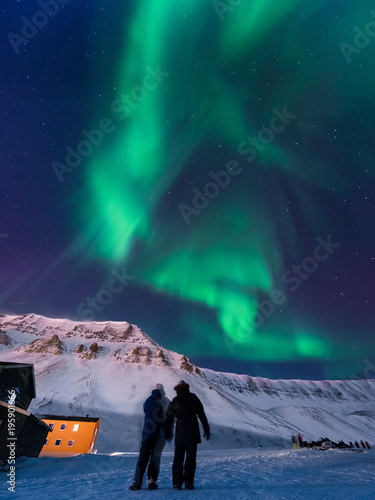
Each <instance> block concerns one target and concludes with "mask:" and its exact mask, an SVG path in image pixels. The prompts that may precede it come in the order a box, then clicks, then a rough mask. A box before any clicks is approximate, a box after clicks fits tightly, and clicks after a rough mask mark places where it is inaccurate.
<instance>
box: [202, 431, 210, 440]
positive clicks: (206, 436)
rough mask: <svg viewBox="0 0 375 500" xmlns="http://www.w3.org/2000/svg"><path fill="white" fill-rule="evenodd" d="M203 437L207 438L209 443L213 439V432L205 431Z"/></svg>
mask: <svg viewBox="0 0 375 500" xmlns="http://www.w3.org/2000/svg"><path fill="white" fill-rule="evenodd" d="M203 437H205V438H206V439H207V441H208V440H209V439H210V437H211V432H210V431H205V433H204V434H203Z"/></svg>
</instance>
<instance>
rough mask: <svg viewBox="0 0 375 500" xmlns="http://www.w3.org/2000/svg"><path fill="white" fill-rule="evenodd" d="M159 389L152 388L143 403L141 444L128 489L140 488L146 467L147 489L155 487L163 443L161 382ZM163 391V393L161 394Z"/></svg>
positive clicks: (162, 390) (163, 413) (164, 415)
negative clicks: (131, 481) (143, 414)
mask: <svg viewBox="0 0 375 500" xmlns="http://www.w3.org/2000/svg"><path fill="white" fill-rule="evenodd" d="M158 386H159V389H154V390H153V391H152V392H151V396H149V397H148V398H147V399H146V401H145V402H144V404H143V411H144V413H145V420H144V424H143V430H142V444H141V449H140V451H139V458H138V462H137V466H136V469H135V474H134V480H133V484H132V486H130V487H129V490H140V489H141V487H142V480H143V476H144V473H145V471H146V467H147V464H148V469H147V476H148V489H149V490H154V489H157V487H158V486H157V484H156V481H157V480H158V476H159V470H160V457H161V454H162V452H163V448H164V445H165V439H164V436H161V434H162V433H163V434H164V425H165V418H166V414H165V411H164V409H163V405H162V402H161V398H162V396H164V397H165V394H164V388H163V386H162V385H161V384H159V385H158ZM162 392H163V394H162Z"/></svg>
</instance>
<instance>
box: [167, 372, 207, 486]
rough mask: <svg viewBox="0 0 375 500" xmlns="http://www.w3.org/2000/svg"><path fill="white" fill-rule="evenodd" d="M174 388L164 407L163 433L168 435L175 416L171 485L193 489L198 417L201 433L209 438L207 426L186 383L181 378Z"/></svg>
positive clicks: (197, 401) (197, 402)
mask: <svg viewBox="0 0 375 500" xmlns="http://www.w3.org/2000/svg"><path fill="white" fill-rule="evenodd" d="M174 390H175V391H176V393H177V396H176V397H175V398H174V399H173V401H172V402H171V404H170V405H169V407H168V411H167V421H166V437H167V439H169V440H170V439H172V428H173V424H174V419H175V418H176V429H175V453H174V460H173V469H172V476H173V479H172V483H173V488H175V489H179V490H180V489H182V484H183V483H185V488H187V489H189V490H192V489H194V475H195V468H196V457H197V445H198V443H200V442H201V436H200V431H199V424H198V419H197V417H198V418H199V420H200V421H201V423H202V426H203V430H204V437H205V438H207V439H210V426H209V425H208V421H207V417H206V414H205V412H204V409H203V405H202V403H201V401H200V400H199V398H198V396H196V395H195V394H193V393H191V392H190V389H189V384H187V383H186V382H184V381H183V380H181V381H180V382H179V383H178V384H177V385H176V387H175V388H174Z"/></svg>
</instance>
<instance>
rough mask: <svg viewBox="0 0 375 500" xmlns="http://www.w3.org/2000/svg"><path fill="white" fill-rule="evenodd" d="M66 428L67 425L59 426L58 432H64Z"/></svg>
mask: <svg viewBox="0 0 375 500" xmlns="http://www.w3.org/2000/svg"><path fill="white" fill-rule="evenodd" d="M67 427H68V424H61V426H60V431H65V429H66V428H67Z"/></svg>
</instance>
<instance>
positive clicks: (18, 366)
mask: <svg viewBox="0 0 375 500" xmlns="http://www.w3.org/2000/svg"><path fill="white" fill-rule="evenodd" d="M12 391H14V393H15V398H14V400H13V404H14V405H15V406H18V407H19V408H22V409H23V410H27V409H28V407H29V405H30V403H31V400H32V399H33V398H35V397H36V393H35V376H34V365H30V364H24V363H9V362H3V361H0V401H4V403H8V400H9V394H10V393H12Z"/></svg>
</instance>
